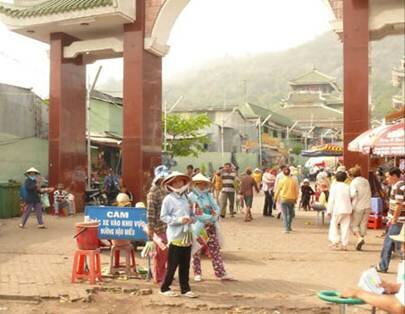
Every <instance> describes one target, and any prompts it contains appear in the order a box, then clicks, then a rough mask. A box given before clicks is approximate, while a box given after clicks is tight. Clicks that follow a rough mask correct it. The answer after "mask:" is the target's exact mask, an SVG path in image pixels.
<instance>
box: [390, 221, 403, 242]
mask: <svg viewBox="0 0 405 314" xmlns="http://www.w3.org/2000/svg"><path fill="white" fill-rule="evenodd" d="M390 238H391V239H392V240H394V241H397V242H405V224H403V225H402V229H401V233H400V234H398V235H392V236H390Z"/></svg>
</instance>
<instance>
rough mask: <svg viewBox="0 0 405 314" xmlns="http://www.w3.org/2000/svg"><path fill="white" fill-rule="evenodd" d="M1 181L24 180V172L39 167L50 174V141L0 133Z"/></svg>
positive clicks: (44, 172) (41, 170) (42, 172)
mask: <svg viewBox="0 0 405 314" xmlns="http://www.w3.org/2000/svg"><path fill="white" fill-rule="evenodd" d="M0 151H1V156H0V181H8V180H9V179H13V180H17V181H20V182H21V181H22V180H24V172H25V170H27V169H28V168H30V167H35V168H37V169H38V170H39V171H40V172H41V174H42V175H43V176H46V175H47V174H48V141H47V140H44V139H39V138H27V139H21V138H17V137H14V136H10V135H4V134H1V133H0Z"/></svg>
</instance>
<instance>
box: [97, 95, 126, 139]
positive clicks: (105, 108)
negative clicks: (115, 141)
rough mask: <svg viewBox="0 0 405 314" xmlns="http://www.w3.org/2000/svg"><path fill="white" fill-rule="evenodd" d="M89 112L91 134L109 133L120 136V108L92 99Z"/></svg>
mask: <svg viewBox="0 0 405 314" xmlns="http://www.w3.org/2000/svg"><path fill="white" fill-rule="evenodd" d="M90 112H91V114H90V128H91V131H92V132H104V131H110V132H114V133H117V134H119V135H122V107H121V106H118V105H115V104H111V103H109V102H104V101H100V100H98V99H92V100H91V103H90Z"/></svg>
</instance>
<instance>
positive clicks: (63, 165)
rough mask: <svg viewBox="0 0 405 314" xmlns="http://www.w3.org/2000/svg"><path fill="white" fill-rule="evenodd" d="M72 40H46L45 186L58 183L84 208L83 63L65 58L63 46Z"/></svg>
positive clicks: (57, 37) (64, 36)
mask: <svg viewBox="0 0 405 314" xmlns="http://www.w3.org/2000/svg"><path fill="white" fill-rule="evenodd" d="M74 41H76V39H75V38H73V37H71V36H69V35H67V34H65V33H53V34H51V40H50V63H51V71H50V102H49V136H48V139H49V172H48V173H49V185H50V186H53V187H56V185H57V184H58V183H62V184H64V186H65V189H68V190H69V191H70V192H71V193H73V194H74V195H75V200H76V209H77V210H78V211H82V210H83V207H84V191H85V176H86V166H87V164H86V137H85V134H86V66H85V64H84V63H83V62H82V57H81V56H79V57H77V58H75V59H65V58H64V57H63V49H64V47H66V46H68V45H70V44H71V43H72V42H74Z"/></svg>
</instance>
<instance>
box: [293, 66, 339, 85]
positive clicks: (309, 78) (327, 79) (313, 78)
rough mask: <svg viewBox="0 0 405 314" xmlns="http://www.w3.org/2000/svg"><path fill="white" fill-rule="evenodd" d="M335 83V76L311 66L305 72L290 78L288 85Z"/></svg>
mask: <svg viewBox="0 0 405 314" xmlns="http://www.w3.org/2000/svg"><path fill="white" fill-rule="evenodd" d="M330 83H336V78H334V77H332V76H329V75H326V74H324V73H321V72H319V71H318V70H317V69H316V68H312V70H311V71H310V72H307V73H305V74H303V75H301V76H298V77H297V78H295V79H292V80H291V81H290V82H289V84H290V85H318V84H330Z"/></svg>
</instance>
